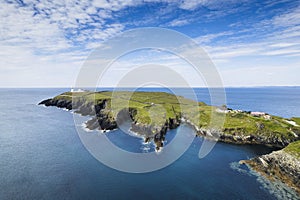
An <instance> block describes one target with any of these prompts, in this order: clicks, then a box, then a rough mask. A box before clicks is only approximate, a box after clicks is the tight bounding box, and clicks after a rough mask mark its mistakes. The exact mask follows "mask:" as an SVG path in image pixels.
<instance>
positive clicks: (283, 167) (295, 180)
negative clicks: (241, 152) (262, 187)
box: [240, 150, 300, 194]
mask: <svg viewBox="0 0 300 200" xmlns="http://www.w3.org/2000/svg"><path fill="white" fill-rule="evenodd" d="M240 163H242V164H247V165H249V166H250V167H251V168H252V169H254V170H255V171H257V172H259V173H260V174H261V175H263V176H265V177H267V178H268V179H270V180H273V181H274V180H280V181H282V182H283V183H285V184H287V185H289V186H290V187H292V188H293V189H295V190H296V191H297V192H298V193H299V194H300V160H299V158H297V157H296V156H293V155H292V154H290V153H287V152H285V151H284V150H279V151H274V152H272V153H270V154H267V155H262V156H259V157H256V158H252V159H250V160H243V161H240Z"/></svg>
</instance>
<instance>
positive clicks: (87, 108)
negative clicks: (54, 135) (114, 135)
mask: <svg viewBox="0 0 300 200" xmlns="http://www.w3.org/2000/svg"><path fill="white" fill-rule="evenodd" d="M39 105H45V106H55V107H58V108H65V109H67V110H74V112H75V113H77V114H81V115H83V116H87V115H89V116H94V117H93V118H92V119H90V120H88V121H87V122H86V128H87V129H89V130H96V129H98V130H102V131H103V132H106V131H108V130H114V129H116V128H118V124H121V123H122V122H123V121H127V120H130V121H132V124H131V129H130V130H131V131H133V132H135V133H137V134H139V135H141V136H143V137H144V139H145V142H149V141H152V140H153V141H154V143H155V146H156V150H159V149H160V148H161V147H163V141H164V140H165V135H166V133H167V131H168V130H170V129H175V128H177V127H178V126H179V125H180V123H181V121H180V116H178V117H176V118H169V119H167V120H166V122H165V123H164V124H163V125H162V126H155V127H153V126H151V125H147V124H141V123H137V122H136V121H135V119H134V116H135V113H136V110H134V109H129V110H128V109H124V110H122V111H120V112H119V113H118V116H117V118H116V119H114V118H113V117H111V116H110V115H109V112H108V111H107V110H106V109H105V108H106V101H103V102H101V103H98V104H96V105H94V104H84V103H83V102H82V101H80V100H79V101H77V102H76V103H73V104H72V100H70V99H64V100H62V99H46V100H44V101H42V102H40V103H39Z"/></svg>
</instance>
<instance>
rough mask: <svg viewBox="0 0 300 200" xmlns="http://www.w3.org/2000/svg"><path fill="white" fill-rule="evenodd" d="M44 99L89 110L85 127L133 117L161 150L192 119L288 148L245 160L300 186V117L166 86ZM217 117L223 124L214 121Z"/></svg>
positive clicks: (212, 130) (232, 139)
mask: <svg viewBox="0 0 300 200" xmlns="http://www.w3.org/2000/svg"><path fill="white" fill-rule="evenodd" d="M39 104H43V105H45V106H56V107H59V108H66V109H68V110H74V112H75V113H79V114H81V115H89V116H91V117H92V119H90V120H89V121H88V122H87V123H86V127H87V128H89V129H91V130H94V129H100V130H102V131H103V132H105V131H106V130H113V129H116V128H118V125H120V124H122V123H123V122H125V121H131V131H133V132H136V133H138V134H139V135H141V136H143V137H144V138H145V141H146V142H148V141H151V140H152V141H154V143H155V144H156V149H157V150H159V149H160V148H161V147H162V146H163V141H164V139H165V134H166V133H167V130H169V129H174V128H176V127H178V126H179V125H180V124H181V123H188V124H190V125H191V126H192V127H193V128H194V129H195V130H196V133H197V135H199V136H204V137H208V138H213V139H216V138H218V140H219V141H221V142H227V143H235V144H263V145H268V146H273V147H279V148H284V149H282V150H280V151H276V152H273V153H271V154H268V155H263V156H260V157H257V158H253V159H251V160H248V161H242V163H246V164H248V165H249V166H250V167H252V168H253V169H254V170H257V171H258V172H260V173H262V174H263V175H265V176H267V177H269V178H270V179H279V180H282V181H283V182H284V183H286V184H288V185H290V186H291V187H293V188H295V190H296V191H298V192H299V191H300V185H299V180H300V165H299V158H300V141H299V137H300V127H299V124H300V118H291V119H284V118H282V117H278V116H272V115H269V114H267V113H262V112H246V111H240V110H232V109H228V108H226V107H225V106H223V107H215V106H209V105H206V104H205V103H202V102H195V101H192V100H189V99H186V98H184V97H180V96H175V95H172V94H169V93H164V92H126V91H118V92H110V91H103V92H87V91H85V92H66V93H63V94H61V95H58V96H56V97H54V98H51V99H47V100H44V101H42V102H40V103H39ZM212 116H213V117H212ZM218 120H220V122H221V123H222V125H223V126H222V128H218V126H216V127H214V126H212V124H214V122H218Z"/></svg>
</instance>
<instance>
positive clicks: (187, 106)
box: [55, 91, 300, 138]
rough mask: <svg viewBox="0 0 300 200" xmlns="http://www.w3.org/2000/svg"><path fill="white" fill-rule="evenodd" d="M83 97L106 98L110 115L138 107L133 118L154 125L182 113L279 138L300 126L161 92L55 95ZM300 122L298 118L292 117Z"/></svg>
mask: <svg viewBox="0 0 300 200" xmlns="http://www.w3.org/2000/svg"><path fill="white" fill-rule="evenodd" d="M72 97H73V100H74V101H76V100H82V101H84V102H85V103H86V104H87V103H93V102H94V103H95V104H97V103H99V102H102V101H104V100H106V101H107V107H106V108H105V112H107V113H109V114H110V115H111V116H112V117H113V118H116V116H117V114H118V113H119V112H120V111H121V110H122V109H124V108H133V109H135V110H136V111H137V113H136V115H135V116H134V120H135V121H136V122H138V123H143V124H147V125H153V126H162V125H163V124H164V123H165V121H166V120H168V119H169V118H173V119H174V118H177V117H180V116H183V117H185V118H187V119H188V120H190V121H191V122H192V123H193V124H195V125H198V126H199V127H200V128H215V129H220V130H222V131H223V132H224V133H226V134H243V135H264V136H276V137H278V138H280V137H285V138H294V137H295V134H294V133H297V134H298V133H299V134H300V127H297V126H293V125H291V124H289V123H287V122H286V119H284V118H281V117H278V116H271V117H272V118H271V119H270V120H268V119H264V118H263V117H253V116H251V115H250V114H248V113H244V112H239V113H226V114H225V113H219V112H217V111H216V107H214V106H209V105H206V104H205V103H202V102H195V101H192V100H190V99H186V98H183V97H180V96H175V95H173V94H169V93H164V92H128V91H115V92H111V91H103V92H78V93H72V92H66V93H63V94H61V95H59V96H56V97H55V99H68V100H70V99H71V98H72ZM292 120H293V121H295V122H296V123H298V124H300V118H292Z"/></svg>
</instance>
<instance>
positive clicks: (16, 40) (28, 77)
mask: <svg viewBox="0 0 300 200" xmlns="http://www.w3.org/2000/svg"><path fill="white" fill-rule="evenodd" d="M142 27H160V28H168V29H171V30H175V31H178V32H180V33H182V34H185V35H187V36H188V37H191V38H192V39H193V40H194V41H195V42H196V43H197V44H199V46H200V47H202V48H203V49H204V50H205V51H206V52H207V54H208V56H209V57H210V58H211V60H212V61H213V63H214V65H215V66H216V68H217V70H218V72H219V74H220V76H221V78H222V81H223V84H224V86H226V87H252V86H300V78H299V75H300V1H299V0H276V1H273V0H264V1H261V0H257V1H255V0H224V1H218V0H198V1H195V0H189V1H187V0H182V1H173V0H143V1H141V0H128V1H125V0H124V1H120V0H110V1H105V0H91V1H83V0H51V1H50V0H43V1H42V0H15V1H13V0H9V1H8V0H2V1H0V87H72V86H73V85H74V82H75V81H76V78H77V75H78V73H79V71H80V69H81V67H82V65H83V64H84V62H85V60H86V59H87V57H88V56H89V55H90V53H91V52H92V51H93V50H94V49H95V48H97V47H98V46H99V45H101V44H102V43H103V42H104V41H107V40H109V39H110V38H113V37H115V36H117V35H119V34H121V33H123V32H125V31H128V30H132V29H137V28H142ZM141 54H143V56H141ZM139 58H143V59H142V60H141V59H140V63H143V62H145V61H149V62H150V61H151V62H153V63H155V64H164V65H169V66H174V68H176V67H178V66H181V65H182V66H183V65H184V63H183V62H182V61H180V59H178V58H175V57H174V56H170V55H169V54H168V53H157V52H153V51H151V50H150V51H148V52H147V51H142V52H139V53H137V54H136V56H135V55H134V54H132V55H130V56H127V59H126V56H125V57H123V60H122V59H120V60H119V62H116V64H115V68H118V66H119V67H122V66H123V68H124V66H126V65H132V64H133V63H134V64H136V63H138V62H137V60H139ZM155 58H159V59H156V60H155ZM160 62H161V63H160ZM125 68H126V67H125ZM184 73H185V74H186V76H187V77H188V76H191V77H192V76H193V72H192V71H189V70H186V71H184ZM111 74H112V75H111V76H110V79H111V80H113V79H117V75H116V77H114V75H113V72H112V73H111ZM107 81H108V82H107V84H108V85H109V80H107ZM189 81H191V84H192V85H193V86H205V85H203V81H199V80H196V78H191V79H190V80H189Z"/></svg>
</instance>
